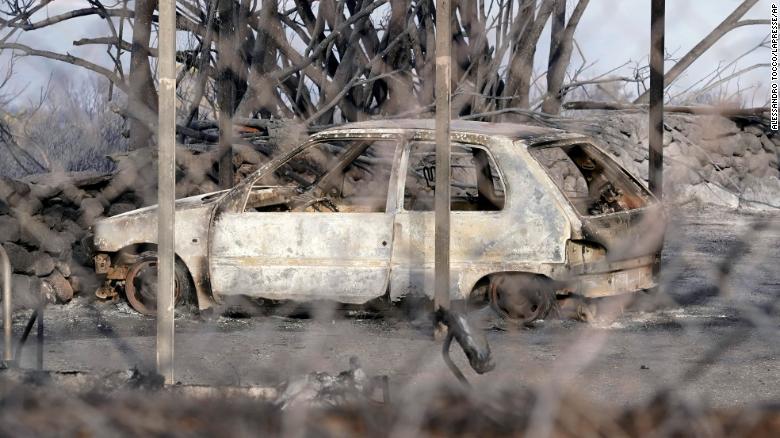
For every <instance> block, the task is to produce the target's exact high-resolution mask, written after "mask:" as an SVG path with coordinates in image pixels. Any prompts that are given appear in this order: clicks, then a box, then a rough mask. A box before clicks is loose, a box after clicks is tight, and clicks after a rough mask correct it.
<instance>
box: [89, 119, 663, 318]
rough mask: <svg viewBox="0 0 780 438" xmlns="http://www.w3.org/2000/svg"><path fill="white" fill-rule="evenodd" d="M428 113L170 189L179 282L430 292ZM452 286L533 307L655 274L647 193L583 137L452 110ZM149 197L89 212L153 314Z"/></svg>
mask: <svg viewBox="0 0 780 438" xmlns="http://www.w3.org/2000/svg"><path fill="white" fill-rule="evenodd" d="M433 128H434V126H433V122H432V121H431V120H397V121H381V122H380V121H373V122H360V123H354V124H347V125H343V126H340V127H338V128H333V129H329V130H326V131H322V132H320V133H317V134H315V135H313V136H312V137H311V138H309V139H308V140H307V141H306V142H304V143H303V144H301V145H299V146H296V147H294V148H293V149H292V150H290V151H289V152H288V153H286V154H284V155H282V156H280V157H278V158H276V159H274V160H271V161H270V162H268V163H267V164H265V165H264V166H262V167H261V168H260V169H258V170H257V171H256V172H255V173H253V174H252V175H251V176H249V177H248V178H246V179H245V180H244V181H243V182H242V183H240V184H239V185H237V186H236V187H234V188H233V189H231V190H228V191H223V192H217V193H212V194H207V195H202V196H196V197H191V198H186V199H181V200H178V201H177V204H176V254H177V271H176V272H177V275H176V280H177V281H176V284H177V287H176V289H177V296H178V298H179V299H184V298H187V297H189V298H192V299H195V300H196V301H197V304H198V306H199V307H200V308H201V309H203V308H208V307H210V306H212V305H213V304H214V303H215V302H219V301H220V300H222V299H223V298H224V297H225V296H229V295H246V296H252V297H260V298H266V299H272V300H299V301H309V300H334V301H338V302H342V303H354V304H359V303H365V302H368V301H370V300H374V299H377V298H379V297H387V298H389V299H390V300H393V301H395V300H398V299H400V298H402V297H404V296H408V295H420V296H432V293H433V266H434V250H433V233H434V213H433V199H434V189H435V184H434V182H435V172H436V167H435V146H434V143H433V138H434V131H433ZM451 130H452V137H451V147H452V160H451V161H452V168H451V175H452V178H451V181H452V182H451V186H452V187H451V193H452V199H451V210H452V216H451V233H452V243H451V248H450V264H451V273H450V276H451V282H450V284H451V291H450V294H451V297H452V299H456V300H457V299H486V300H490V301H491V302H492V303H493V304H494V305H495V307H496V309H497V310H499V311H500V312H502V313H504V314H505V316H509V317H513V318H517V319H520V320H522V321H531V320H533V319H536V318H539V317H541V316H543V315H544V314H545V313H546V312H547V311H549V308H550V305H551V304H550V303H551V302H554V301H555V298H556V297H561V296H566V295H570V294H576V295H578V296H582V297H602V296H610V295H616V294H623V293H628V292H634V291H638V290H643V289H649V288H651V287H653V286H654V277H653V272H654V265H655V264H656V263H657V252H658V248H659V245H660V240H661V238H660V236H662V234H663V230H662V227H661V230H660V232H658V231H657V232H655V233H653V232H649V231H648V230H650V229H653V228H655V229H656V230H658V228H659V226H658V224H657V222H652V223H649V222H648V219H650V218H652V219H653V220H655V219H657V218H658V217H659V215H660V214H661V213H660V206H659V203H658V202H657V201H656V200H655V198H653V196H652V195H651V194H650V193H649V192H648V191H647V189H646V188H645V187H644V186H643V185H642V184H641V183H640V182H639V181H638V180H637V179H636V178H634V177H633V176H632V175H630V174H629V173H628V172H627V171H626V170H625V169H623V168H622V167H620V165H618V164H617V163H616V162H615V161H614V160H613V159H612V158H610V157H609V156H608V155H607V154H606V153H604V152H603V151H602V150H600V149H599V148H598V147H597V146H595V145H594V144H593V143H592V141H591V140H590V139H589V138H587V137H584V136H582V135H577V134H572V133H567V132H563V131H558V130H552V129H544V128H538V127H531V126H524V125H516V124H493V123H482V122H464V121H454V122H453V123H452V128H451ZM156 230H157V222H156V208H155V207H148V208H143V209H139V210H135V211H131V212H128V213H124V214H121V215H117V216H114V217H111V218H107V219H104V220H101V221H99V222H98V223H97V224H96V225H95V227H94V234H95V238H94V246H95V249H96V251H97V252H98V255H97V256H96V267H97V271H98V273H101V274H106V286H104V288H105V287H111V288H114V289H122V288H123V289H124V292H125V294H126V296H127V298H128V300H129V301H130V303H131V304H132V305H133V307H134V308H135V309H137V310H139V311H141V312H143V313H153V312H154V309H155V305H154V297H155V293H154V272H155V263H156V262H155V257H156V255H155V253H154V242H155V241H156Z"/></svg>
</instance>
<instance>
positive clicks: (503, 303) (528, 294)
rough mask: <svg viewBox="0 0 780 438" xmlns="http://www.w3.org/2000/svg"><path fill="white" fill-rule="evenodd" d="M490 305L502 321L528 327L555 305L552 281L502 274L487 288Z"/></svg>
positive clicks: (542, 278)
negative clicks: (505, 320)
mask: <svg viewBox="0 0 780 438" xmlns="http://www.w3.org/2000/svg"><path fill="white" fill-rule="evenodd" d="M488 291H489V299H490V305H491V307H492V308H493V310H495V312H496V313H498V314H499V315H500V316H501V317H503V318H504V319H507V320H510V321H513V322H516V323H518V324H523V325H528V324H530V323H532V322H533V321H535V320H537V319H542V318H544V317H546V316H547V315H548V314H549V313H550V312H551V311H552V310H553V309H554V308H555V305H556V300H555V288H554V287H553V283H552V281H551V280H549V279H547V278H545V277H541V276H537V275H528V274H511V273H508V274H503V275H499V276H496V277H494V278H493V279H491V281H490V286H489V289H488Z"/></svg>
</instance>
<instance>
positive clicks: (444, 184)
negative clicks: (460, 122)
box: [433, 0, 452, 339]
mask: <svg viewBox="0 0 780 438" xmlns="http://www.w3.org/2000/svg"><path fill="white" fill-rule="evenodd" d="M451 15H452V14H451V4H450V0H436V198H435V221H436V225H435V232H434V234H435V239H434V240H435V255H434V257H435V265H434V270H435V287H434V296H433V307H434V311H435V310H437V309H439V308H444V309H449V307H450V80H451V79H450V65H451V62H452V58H451V53H452V52H451V46H452V30H451V21H450V19H451ZM446 330H447V329H446V327H445V326H444V325H443V324H437V325H436V327H435V329H434V336H435V337H436V338H438V339H441V338H443V336H444V335H445V334H446Z"/></svg>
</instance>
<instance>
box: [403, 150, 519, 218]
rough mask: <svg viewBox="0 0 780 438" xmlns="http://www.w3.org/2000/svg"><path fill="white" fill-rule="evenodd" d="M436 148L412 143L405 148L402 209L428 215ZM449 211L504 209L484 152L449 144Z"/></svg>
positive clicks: (502, 195) (498, 181) (495, 170)
mask: <svg viewBox="0 0 780 438" xmlns="http://www.w3.org/2000/svg"><path fill="white" fill-rule="evenodd" d="M435 149H436V147H435V144H434V143H431V142H415V143H412V144H411V145H410V147H409V162H408V168H407V172H406V182H405V184H404V209H405V210H408V211H432V210H433V206H434V198H435V190H436V150H435ZM450 157H451V159H450V165H451V176H452V177H451V182H450V184H451V185H450V194H451V198H450V209H451V210H452V211H497V210H501V209H503V208H504V201H505V193H504V184H503V182H502V181H501V177H500V174H499V172H498V168H497V167H496V164H495V162H494V160H493V158H492V157H491V156H490V154H488V152H487V151H486V150H485V149H483V148H480V147H476V146H471V145H464V144H458V143H456V144H453V145H452V152H451V155H450Z"/></svg>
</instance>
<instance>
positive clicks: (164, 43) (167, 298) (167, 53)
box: [157, 0, 176, 384]
mask: <svg viewBox="0 0 780 438" xmlns="http://www.w3.org/2000/svg"><path fill="white" fill-rule="evenodd" d="M159 10H160V21H159V23H160V24H159V34H158V37H159V43H158V50H159V57H158V60H159V61H158V67H157V68H158V73H159V77H160V90H159V95H158V96H159V97H158V98H159V105H158V106H159V108H160V111H159V116H158V126H157V130H158V131H157V141H158V144H159V158H158V164H157V165H158V175H157V181H158V182H157V184H158V187H157V200H158V203H159V205H158V216H157V257H158V260H157V273H158V278H157V281H158V283H157V372H158V373H159V374H161V375H162V376H163V377H164V378H165V383H166V384H172V383H173V382H174V380H173V332H174V325H173V316H174V315H173V306H174V287H175V283H174V221H175V217H174V215H175V205H174V203H175V202H176V58H175V56H176V22H175V20H176V0H160V2H159Z"/></svg>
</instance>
